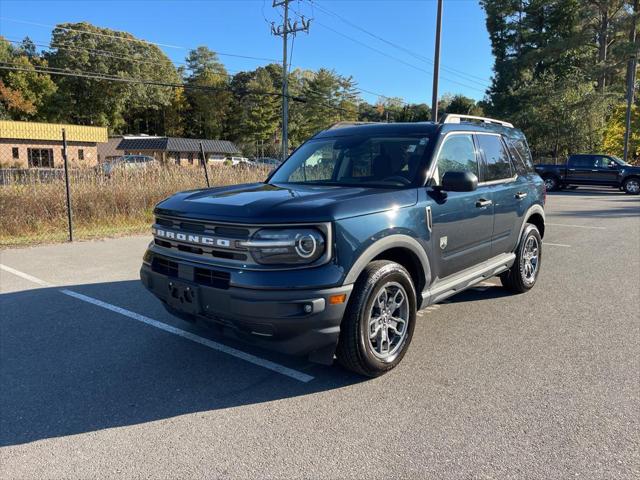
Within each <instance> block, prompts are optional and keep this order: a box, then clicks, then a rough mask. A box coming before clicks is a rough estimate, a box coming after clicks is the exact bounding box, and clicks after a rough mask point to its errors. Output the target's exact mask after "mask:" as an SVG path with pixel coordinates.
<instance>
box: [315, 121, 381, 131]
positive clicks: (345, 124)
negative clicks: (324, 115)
mask: <svg viewBox="0 0 640 480" xmlns="http://www.w3.org/2000/svg"><path fill="white" fill-rule="evenodd" d="M374 123H382V122H350V121H346V120H345V121H343V122H337V123H334V124H333V125H331V126H330V127H329V128H327V130H335V129H336V128H345V127H355V126H357V125H370V124H374Z"/></svg>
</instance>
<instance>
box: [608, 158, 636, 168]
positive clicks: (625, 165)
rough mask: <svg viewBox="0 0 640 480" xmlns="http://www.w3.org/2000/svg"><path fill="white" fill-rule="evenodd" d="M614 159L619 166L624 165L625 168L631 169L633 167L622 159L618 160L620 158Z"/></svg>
mask: <svg viewBox="0 0 640 480" xmlns="http://www.w3.org/2000/svg"><path fill="white" fill-rule="evenodd" d="M612 158H613V160H614V161H615V162H617V163H618V164H619V165H622V166H623V167H630V166H631V165H630V164H628V163H627V162H625V161H624V160H622V159H621V158H618V157H612Z"/></svg>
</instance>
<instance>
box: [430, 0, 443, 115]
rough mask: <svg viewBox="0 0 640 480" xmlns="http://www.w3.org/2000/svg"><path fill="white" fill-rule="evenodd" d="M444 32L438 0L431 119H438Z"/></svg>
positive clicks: (440, 5) (439, 0)
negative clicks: (441, 51)
mask: <svg viewBox="0 0 640 480" xmlns="http://www.w3.org/2000/svg"><path fill="white" fill-rule="evenodd" d="M441 33H442V0H438V16H437V18H436V52H435V55H434V60H433V90H432V94H431V120H432V121H434V122H437V121H438V76H439V74H440V34H441Z"/></svg>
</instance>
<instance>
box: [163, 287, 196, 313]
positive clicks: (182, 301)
mask: <svg viewBox="0 0 640 480" xmlns="http://www.w3.org/2000/svg"><path fill="white" fill-rule="evenodd" d="M167 288H168V289H169V292H168V295H167V303H168V304H169V305H170V306H172V307H173V308H176V309H178V310H180V311H182V312H185V313H190V314H194V315H195V314H198V313H200V298H199V295H198V293H199V292H198V287H197V286H196V285H191V284H188V283H183V282H177V281H175V280H169V282H168V283H167Z"/></svg>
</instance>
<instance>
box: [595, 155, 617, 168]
mask: <svg viewBox="0 0 640 480" xmlns="http://www.w3.org/2000/svg"><path fill="white" fill-rule="evenodd" d="M611 162H613V160H611V159H610V158H609V157H596V162H595V167H596V168H609V164H610V163H611Z"/></svg>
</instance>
